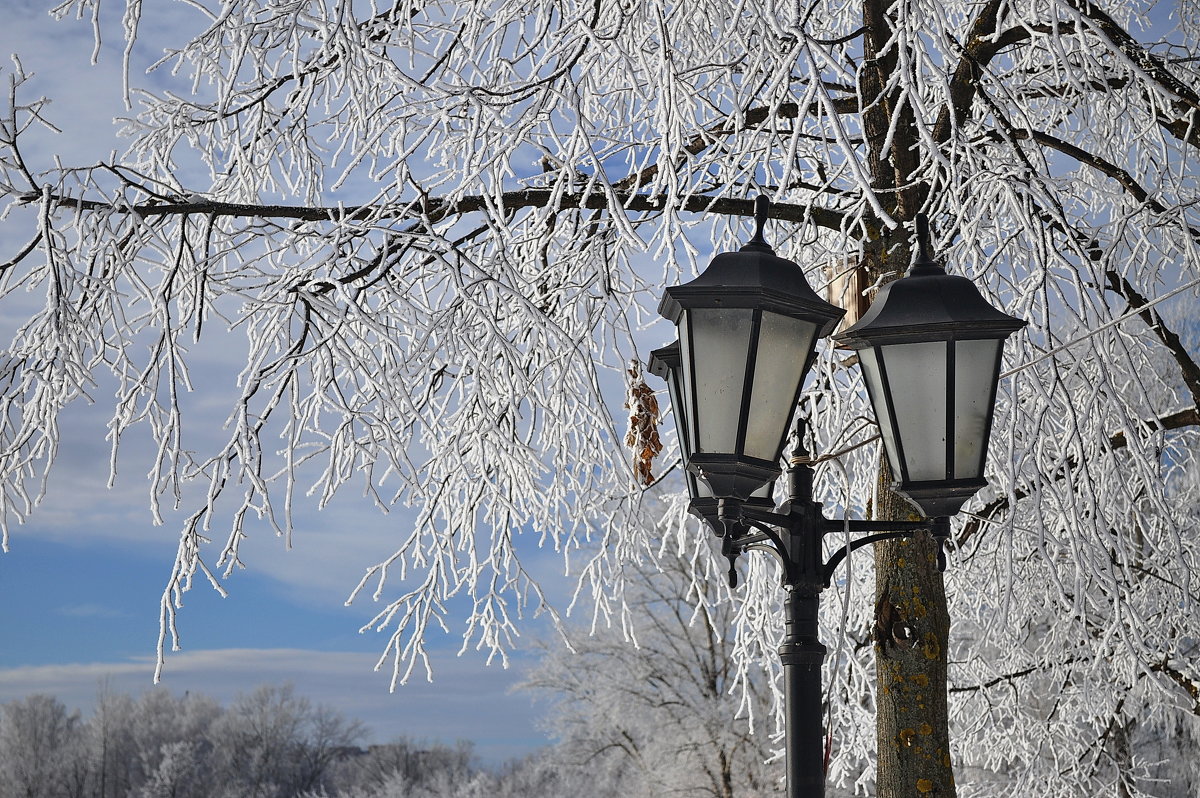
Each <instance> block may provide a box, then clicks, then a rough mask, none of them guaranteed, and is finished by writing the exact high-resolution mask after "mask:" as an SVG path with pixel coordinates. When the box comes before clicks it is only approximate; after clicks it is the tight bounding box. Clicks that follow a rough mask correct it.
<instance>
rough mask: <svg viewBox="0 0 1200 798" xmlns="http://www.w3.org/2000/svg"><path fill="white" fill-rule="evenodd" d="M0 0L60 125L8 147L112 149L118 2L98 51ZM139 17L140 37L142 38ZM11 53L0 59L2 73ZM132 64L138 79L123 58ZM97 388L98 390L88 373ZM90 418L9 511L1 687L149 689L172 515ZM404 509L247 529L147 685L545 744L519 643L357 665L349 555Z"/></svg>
mask: <svg viewBox="0 0 1200 798" xmlns="http://www.w3.org/2000/svg"><path fill="white" fill-rule="evenodd" d="M0 5H3V6H4V10H5V11H6V12H8V13H6V14H5V17H6V19H5V24H4V25H3V26H0V55H4V56H7V55H9V54H11V53H18V54H19V55H20V57H21V61H22V64H23V65H24V68H25V70H26V71H27V72H33V73H36V77H35V79H34V80H32V81H31V83H30V84H29V85H28V86H27V91H26V94H25V99H31V98H32V96H33V95H34V94H43V95H46V96H49V97H51V98H52V99H53V104H52V105H51V106H50V108H49V110H48V112H47V115H48V117H49V118H50V119H51V120H52V121H53V122H54V123H55V124H56V125H58V126H59V127H61V128H62V129H63V134H62V135H59V136H50V135H48V134H46V135H39V136H38V137H37V139H36V142H37V143H36V144H35V143H34V142H33V141H31V142H30V145H32V146H29V147H27V149H26V150H25V156H26V157H27V158H28V159H29V160H31V161H33V162H37V163H42V164H45V165H47V166H48V165H49V164H50V163H52V162H51V161H49V160H47V159H48V157H49V156H50V155H52V154H58V155H61V156H62V157H63V161H64V162H65V163H67V164H86V163H89V162H95V161H96V160H99V159H104V158H106V157H107V155H108V153H109V152H111V151H113V150H118V151H119V150H120V149H121V142H120V140H119V139H117V138H116V136H115V127H114V126H113V125H112V123H111V120H112V117H113V116H115V115H119V114H123V113H125V109H124V108H123V104H122V100H121V74H120V62H121V48H122V45H123V43H122V41H121V38H120V27H119V26H120V18H119V13H120V10H121V9H120V7H119V6H120V5H123V4H112V5H111V6H105V8H106V9H107V12H106V13H107V14H108V15H109V16H108V17H106V18H105V19H104V20H103V29H104V31H105V37H106V38H105V43H104V48H103V51H102V55H101V60H100V63H99V65H98V66H91V65H90V64H89V60H90V55H91V50H92V32H91V26H90V21H83V22H78V21H70V22H66V23H57V24H56V23H54V22H53V21H52V20H51V19H50V18H49V16H48V15H47V14H46V12H45V8H46V6H47V5H48V4H43V3H39V2H32V1H31V0H4V2H3V3H0ZM167 6H172V7H176V8H182V9H185V11H184V12H178V11H176V12H174V13H187V12H186V6H185V5H183V4H175V3H171V4H164V6H163V7H162V10H163V11H167V10H168V9H167V8H166V7H167ZM163 18H164V17H163V16H162V15H161V14H160V13H158V8H156V9H155V13H154V14H152V15H148V19H147V22H148V24H149V23H153V24H161V22H159V20H161V19H163ZM166 18H168V19H169V14H168V15H167V17H166ZM143 32H144V34H146V42H147V43H149V42H151V41H152V40H153V39H154V36H153V33H152V32H150V31H146V30H144V31H143ZM142 57H143V58H146V57H149V56H148V55H147V54H145V53H143V54H142ZM10 63H11V62H9V61H8V59H7V58H6V59H5V60H4V62H3V69H4V73H5V74H4V76H3V77H4V81H5V83H6V84H7V80H8V75H9V74H11V68H10V66H9V64H10ZM133 78H134V82H135V83H136V82H137V81H138V80H139V79H140V80H146V78H145V77H141V76H139V75H138V74H137V72H136V70H134V75H133ZM32 229H33V228H32V217H31V216H30V215H29V214H28V213H22V212H14V213H12V214H11V215H10V216H9V218H8V219H7V220H4V221H0V257H3V258H7V257H10V256H11V253H12V252H14V251H15V250H16V249H18V248H19V246H20V245H21V244H22V243H23V242H24V241H26V240H28V237H29V235H30V233H31V231H32ZM8 304H9V310H8V312H9V313H12V310H11V303H8ZM19 321H20V319H18V318H16V317H15V315H14V316H13V317H10V318H0V332H4V333H8V332H11V329H12V325H13V324H15V323H19ZM215 365H219V364H214V366H215ZM226 365H228V364H226ZM97 395H98V397H99V398H101V399H103V397H104V396H105V392H104V389H103V386H101V387H100V389H98V391H97ZM198 401H199V400H198ZM204 404H205V403H203V402H202V403H201V406H203V405H204ZM217 404H218V403H216V402H208V403H207V405H208V407H207V409H209V410H212V411H213V412H212V413H211V414H210V415H211V417H210V418H209V419H208V420H209V421H214V420H215V421H216V422H217V428H218V429H219V422H220V419H217V418H216V414H217V413H220V412H222V408H219V407H217ZM110 412H111V410H110ZM202 415H203V414H202ZM105 421H106V416H105V415H104V407H103V402H101V403H99V404H98V406H96V407H88V406H86V405H84V404H82V403H77V405H75V406H72V407H71V408H69V409H68V411H67V413H66V414H65V415H64V418H63V430H64V432H63V440H64V446H63V448H62V450H61V452H60V454H59V463H58V465H57V466H56V469H55V472H54V475H53V478H52V480H51V484H50V489H49V491H48V493H47V495H46V497H45V499H44V500H43V502H42V504H41V507H40V508H39V509H38V510H37V511H36V512H35V513H34V515H33V517H32V518H31V520H30V522H29V523H27V524H25V525H24V526H19V527H14V528H13V530H12V537H11V540H10V549H11V550H10V552H9V553H7V554H4V555H0V641H2V642H0V701H6V700H10V699H13V698H17V697H21V696H24V695H28V694H30V693H34V692H48V693H52V694H54V695H57V696H58V697H59V698H60V699H62V700H63V701H64V702H65V703H66V704H67V705H68V706H74V707H79V708H81V709H83V710H84V711H85V712H86V711H87V710H88V709H89V708H90V706H91V703H92V701H93V699H94V697H95V694H96V691H97V688H98V687H99V685H100V683H101V682H107V683H108V685H109V687H110V689H115V690H119V691H124V692H130V693H135V694H136V693H140V692H142V691H144V690H147V689H154V688H152V681H151V680H152V674H153V666H154V654H155V642H156V639H157V636H158V613H159V599H160V596H161V594H162V590H163V586H164V584H165V583H166V580H167V577H168V575H169V571H170V567H171V564H172V562H173V559H174V555H175V548H176V532H177V530H178V528H179V524H178V523H174V520H175V519H173V518H172V517H168V518H167V519H166V523H165V525H163V526H157V527H156V526H154V525H153V523H152V520H151V516H150V512H149V510H148V508H147V490H146V483H145V480H144V476H143V475H144V474H145V473H146V467H145V464H146V463H148V462H149V461H148V459H147V458H148V456H149V455H148V452H146V451H145V447H144V446H140V443H139V441H137V440H133V441H131V445H130V446H129V447H128V449H127V451H126V454H127V455H129V459H128V463H127V464H125V465H124V466H123V467H122V471H121V473H120V475H119V479H118V481H117V484H116V485H115V487H114V488H113V489H111V490H109V489H108V488H107V487H106V485H105V482H106V480H107V471H108V443H107V442H106V441H105V439H104V433H105ZM409 523H411V519H410V518H408V517H405V515H404V514H403V513H402V512H401V513H393V514H391V515H389V516H382V515H380V514H379V513H378V511H376V510H374V509H372V508H371V507H369V506H367V504H366V503H365V502H362V501H358V500H357V499H356V497H354V496H349V497H348V498H345V499H340V500H338V501H336V502H335V503H334V505H333V506H332V507H331V508H329V509H328V510H326V511H324V512H321V513H310V514H308V515H303V516H302V519H301V520H300V522H299V523H298V530H297V534H296V538H295V547H294V548H293V549H291V550H287V549H286V548H285V546H284V543H283V541H282V540H280V539H278V538H275V537H274V536H273V535H272V534H271V533H270V531H269V530H267V529H265V528H262V529H259V530H257V534H255V535H253V536H252V538H251V540H250V541H249V543H248V544H247V545H248V549H246V551H245V556H244V559H245V560H246V562H247V564H248V568H247V569H246V570H241V571H237V572H235V573H234V574H233V575H232V576H231V577H230V578H229V579H227V580H226V581H225V586H226V588H227V589H228V590H229V593H230V596H229V597H228V598H225V599H222V598H220V597H219V596H218V595H217V594H216V593H215V592H214V591H212V590H211V589H210V588H209V587H208V586H207V584H204V583H203V581H202V580H198V581H197V583H196V585H195V587H194V589H193V590H192V591H191V592H190V593H188V594H187V595H186V597H185V607H184V609H183V610H182V611H181V614H180V630H181V633H182V643H183V651H182V652H178V653H173V654H168V660H167V667H166V670H165V673H164V678H163V685H162V687H161V688H157V689H168V690H171V691H174V692H177V693H181V692H183V691H185V690H193V691H199V692H203V693H207V694H209V695H212V696H214V697H216V698H218V699H220V700H226V701H227V700H229V699H232V698H233V697H234V696H236V694H237V693H239V692H248V691H250V690H252V689H254V688H255V687H257V686H258V685H260V684H265V683H283V682H292V683H294V684H295V685H296V687H297V689H298V691H299V692H300V693H302V694H304V695H307V696H308V697H310V698H311V699H313V700H314V701H319V702H324V703H327V704H330V705H332V706H335V707H337V708H339V709H341V710H342V711H343V712H345V713H346V714H347V715H348V716H351V717H355V718H358V719H361V720H363V721H364V722H365V723H366V724H367V725H368V726H369V727H370V728H371V730H372V732H373V739H374V740H375V741H386V740H388V739H391V738H393V737H396V736H399V735H407V736H410V737H416V738H424V739H431V740H432V739H440V740H445V741H453V740H457V739H471V740H474V741H475V742H476V751H477V752H478V753H479V754H480V756H481V757H482V758H483V759H484V760H485V761H490V762H496V761H499V760H502V759H504V758H506V757H509V756H514V755H520V754H523V753H525V752H527V751H528V750H530V749H532V748H534V747H537V746H539V745H542V744H544V743H545V742H546V738H545V735H544V734H542V733H541V732H540V731H539V730H538V728H537V716H538V712H539V710H538V708H537V707H535V706H534V704H533V703H532V698H531V696H529V695H527V694H524V693H519V694H513V693H512V692H511V691H512V688H513V686H514V685H516V684H517V683H518V682H519V681H520V680H521V678H522V676H523V673H524V672H525V671H526V669H527V668H528V667H529V666H530V665H531V664H532V657H530V656H528V655H523V654H521V653H519V652H518V653H517V655H516V656H515V657H514V658H513V659H512V661H511V666H510V667H509V668H508V669H504V668H501V667H500V666H499V665H498V664H493V665H492V666H490V667H488V666H486V665H485V664H484V657H483V655H481V654H478V653H477V652H475V651H469V652H467V653H466V654H464V655H463V656H461V657H459V656H456V651H457V649H458V646H459V645H460V644H461V641H460V640H459V639H457V638H456V637H454V636H439V634H440V633H437V632H435V633H434V636H433V667H434V669H435V679H434V681H433V682H432V683H426V682H425V681H424V680H423V679H420V678H417V679H414V680H413V681H412V682H411V683H410V684H408V685H406V686H403V687H400V688H398V690H397V692H396V693H395V694H390V693H389V692H388V682H389V678H390V667H389V666H388V665H387V664H385V665H384V668H383V669H382V670H381V671H380V672H378V673H377V672H374V671H373V667H374V665H375V662H376V660H377V658H378V656H379V654H380V652H382V650H383V647H384V645H385V643H386V635H380V634H373V633H368V634H359V633H358V629H359V627H360V626H362V625H363V624H364V623H366V622H367V621H368V620H370V618H371V617H372V616H373V615H374V613H375V611H376V610H377V609H378V607H377V606H376V605H375V604H373V603H372V601H371V600H370V597H369V595H368V596H367V597H363V598H360V599H358V600H357V601H356V603H355V604H354V605H352V606H351V607H346V606H344V602H345V600H346V598H347V595H348V594H349V592H350V590H351V589H352V588H353V587H354V585H355V584H356V583H357V582H358V580H359V578H360V577H361V575H362V573H363V570H364V569H365V568H366V567H367V566H368V565H370V564H371V563H374V562H377V561H379V560H380V559H381V558H383V557H385V556H386V555H387V554H389V553H390V552H391V548H390V542H391V540H392V539H393V538H394V537H395V536H396V532H397V528H398V527H399V528H401V529H403V528H406V525H407V524H409ZM214 534H215V536H218V537H219V536H220V534H221V532H220V530H214ZM545 564H546V568H547V571H548V572H547V577H548V578H549V579H550V580H551V581H552V582H555V583H556V584H559V585H565V584H566V583H565V581H562V580H561V570H562V565H561V561H560V560H558V559H557V558H556V556H555V555H553V554H550V555H548V556H547V557H546V559H545ZM532 628H535V629H536V627H532Z"/></svg>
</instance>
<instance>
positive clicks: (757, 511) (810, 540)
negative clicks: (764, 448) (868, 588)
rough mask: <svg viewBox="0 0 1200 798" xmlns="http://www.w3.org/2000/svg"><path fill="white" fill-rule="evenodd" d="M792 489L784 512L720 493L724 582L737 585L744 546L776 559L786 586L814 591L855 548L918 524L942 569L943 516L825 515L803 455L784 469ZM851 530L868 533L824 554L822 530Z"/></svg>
mask: <svg viewBox="0 0 1200 798" xmlns="http://www.w3.org/2000/svg"><path fill="white" fill-rule="evenodd" d="M788 482H789V484H790V486H791V493H790V495H789V496H788V499H787V501H786V502H785V503H784V505H783V506H782V507H781V508H780V509H782V510H784V511H785V512H778V511H769V510H764V509H762V508H759V507H755V506H752V505H746V504H743V503H741V502H738V501H736V500H733V499H721V500H720V502H719V503H718V510H717V518H718V520H719V523H720V525H721V526H722V527H723V528H722V529H721V530H719V531H718V534H719V535H720V536H721V554H722V555H723V556H724V557H725V558H727V559H728V560H729V586H730V587H731V588H735V587H737V584H738V576H737V568H736V564H737V558H738V557H739V556H741V554H742V553H743V552H746V551H766V552H769V553H770V554H772V555H774V556H775V557H776V558H777V559H778V560H779V564H780V571H781V574H782V579H781V581H782V583H783V585H784V586H785V587H787V588H790V589H793V590H799V591H801V592H802V593H805V594H808V595H817V594H819V593H820V592H821V590H823V589H824V588H827V587H829V585H830V583H831V582H832V580H833V574H834V571H836V570H837V567H838V566H839V565H840V564H841V563H842V561H843V560H845V559H846V558H847V557H849V556H850V554H851V553H852V552H854V551H855V550H856V549H860V548H862V547H863V546H866V545H868V544H870V543H878V542H880V541H883V540H895V539H897V538H911V537H913V536H914V535H915V534H916V533H917V532H918V531H919V530H922V529H928V530H929V531H930V533H931V534H932V535H933V538H934V540H936V541H937V544H938V570H939V571H945V570H946V553H945V542H946V540H948V539H949V537H950V520H949V519H948V518H944V517H942V518H927V519H924V520H921V521H867V520H857V519H829V518H826V517H825V516H824V514H823V512H822V509H821V503H820V502H814V501H813V500H812V466H811V465H809V464H808V462H807V458H793V462H792V465H791V466H790V467H789V469H788ZM847 526H848V527H849V529H850V531H852V532H858V533H861V532H866V533H869V534H866V535H864V536H863V537H859V538H856V539H854V540H852V541H850V542H849V543H847V544H846V545H844V546H842V547H840V548H838V549H837V550H835V551H834V552H833V553H832V554H830V555H829V559H828V560H826V559H824V555H823V553H822V548H823V546H822V542H823V540H824V537H825V535H827V534H832V533H836V532H840V531H842V530H844V529H846V527H847Z"/></svg>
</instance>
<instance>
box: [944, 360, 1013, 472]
mask: <svg viewBox="0 0 1200 798" xmlns="http://www.w3.org/2000/svg"><path fill="white" fill-rule="evenodd" d="M1001 343H1002V342H1001V341H996V340H983V341H958V342H957V343H956V344H955V347H956V350H955V353H954V354H955V360H954V478H955V479H971V478H973V477H978V476H982V474H983V458H984V456H985V455H986V454H987V440H986V439H985V438H984V435H986V434H987V420H988V416H989V415H990V414H991V410H992V401H993V397H992V380H993V379H995V376H996V368H997V365H998V364H997V362H996V360H997V358H998V357H999V356H1000V344H1001Z"/></svg>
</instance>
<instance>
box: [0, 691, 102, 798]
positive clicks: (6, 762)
mask: <svg viewBox="0 0 1200 798" xmlns="http://www.w3.org/2000/svg"><path fill="white" fill-rule="evenodd" d="M81 743H82V734H81V729H80V723H79V713H78V712H68V711H67V708H66V706H64V705H63V703H62V702H61V701H59V700H58V699H57V698H54V697H52V696H48V695H42V694H37V695H31V696H29V697H27V698H24V699H22V700H20V701H10V702H8V703H6V704H4V705H3V706H0V795H3V796H4V798H75V797H76V796H83V795H85V794H86V790H87V787H88V784H87V760H86V757H85V756H83V748H82V745H81Z"/></svg>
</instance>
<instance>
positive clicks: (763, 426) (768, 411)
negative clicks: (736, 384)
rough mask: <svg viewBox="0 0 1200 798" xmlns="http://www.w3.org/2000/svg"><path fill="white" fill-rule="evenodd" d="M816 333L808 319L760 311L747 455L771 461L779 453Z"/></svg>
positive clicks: (747, 430)
mask: <svg viewBox="0 0 1200 798" xmlns="http://www.w3.org/2000/svg"><path fill="white" fill-rule="evenodd" d="M815 334H816V325H814V324H811V323H809V322H806V321H801V320H799V319H791V318H788V317H787V316H781V315H780V314H778V313H768V312H764V313H763V314H762V322H761V323H760V325H759V331H758V342H759V343H758V362H757V364H756V365H755V368H754V383H753V387H752V388H751V393H750V397H751V399H750V416H749V418H748V419H747V421H746V449H745V453H746V454H747V455H748V456H750V457H757V458H759V459H762V460H770V461H774V460H775V459H776V458H778V457H779V448H780V445H781V443H782V440H783V436H784V433H785V432H786V430H787V426H788V422H789V421H791V419H792V410H793V409H795V400H796V391H797V390H798V389H799V387H800V381H801V380H802V379H804V367H805V366H806V365H807V364H808V354H809V352H810V351H811V350H812V346H813V336H814V335H815Z"/></svg>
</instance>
